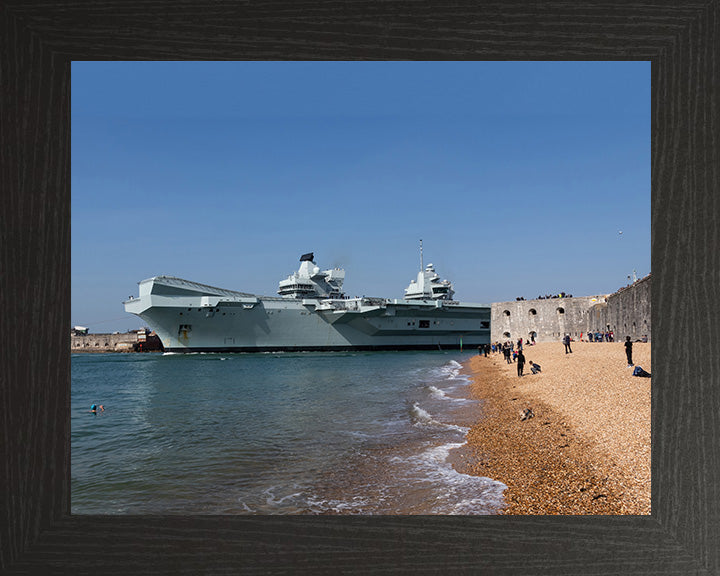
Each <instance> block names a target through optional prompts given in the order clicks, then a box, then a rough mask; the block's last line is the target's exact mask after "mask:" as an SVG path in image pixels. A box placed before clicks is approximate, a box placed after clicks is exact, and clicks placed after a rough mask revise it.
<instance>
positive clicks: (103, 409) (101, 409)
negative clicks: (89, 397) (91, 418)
mask: <svg viewBox="0 0 720 576" xmlns="http://www.w3.org/2000/svg"><path fill="white" fill-rule="evenodd" d="M100 412H105V406H103V405H102V404H100Z"/></svg>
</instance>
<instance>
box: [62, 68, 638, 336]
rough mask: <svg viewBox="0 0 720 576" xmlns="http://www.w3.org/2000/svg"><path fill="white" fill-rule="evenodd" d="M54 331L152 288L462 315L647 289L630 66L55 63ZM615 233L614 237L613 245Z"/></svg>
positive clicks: (110, 314) (117, 319) (89, 321)
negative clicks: (64, 95) (322, 282)
mask: <svg viewBox="0 0 720 576" xmlns="http://www.w3.org/2000/svg"><path fill="white" fill-rule="evenodd" d="M71 182H72V206H71V208H72V219H71V225H72V278H71V280H72V324H73V325H82V326H88V327H90V329H91V332H111V331H115V330H119V331H125V330H128V329H134V328H139V327H141V326H142V325H143V323H142V321H141V320H140V319H139V318H136V317H134V316H132V315H130V314H126V313H125V312H124V309H123V306H122V301H123V300H124V299H126V298H127V297H128V296H129V295H131V294H132V295H135V296H136V295H137V282H139V281H140V280H143V279H145V278H149V277H152V276H157V275H160V274H167V275H172V276H179V277H181V278H186V279H188V280H194V281H197V282H202V283H205V284H210V285H213V286H219V287H223V288H230V289H235V290H240V291H244V292H253V293H257V294H266V295H274V294H275V293H276V290H277V284H278V282H279V281H280V280H281V279H283V278H285V277H286V276H287V275H288V274H290V273H291V272H293V271H294V270H296V269H297V267H298V264H299V258H300V255H301V254H303V253H305V252H314V253H315V260H316V262H317V263H318V265H319V266H320V267H321V268H329V267H334V266H340V267H343V268H345V270H346V280H345V289H346V290H345V291H346V293H347V294H348V295H350V296H355V295H366V296H382V297H388V298H400V297H402V294H403V289H404V288H405V287H406V286H407V284H408V283H409V282H410V280H411V279H412V278H414V277H415V275H416V274H417V272H418V270H419V267H420V257H419V251H418V246H419V240H420V239H421V238H422V240H423V246H424V257H425V263H426V264H427V263H428V262H432V263H433V264H435V267H436V269H437V271H438V273H439V274H440V275H441V276H442V277H444V278H448V279H449V280H451V281H452V282H453V283H454V287H455V297H456V299H459V300H465V301H469V302H479V303H487V304H489V303H491V302H497V301H505V300H514V299H515V297H517V296H524V297H525V298H527V299H530V298H534V297H536V296H538V295H539V294H547V293H557V292H560V291H565V292H567V293H571V294H573V295H575V296H587V295H595V294H604V293H611V292H614V291H616V290H617V289H618V288H620V287H622V286H624V285H626V284H627V282H628V280H627V277H628V276H629V275H632V274H633V271H635V272H636V274H637V276H638V277H642V276H644V275H646V274H648V273H649V272H650V63H649V62H227V63H225V62H202V63H201V62H74V63H73V65H72V180H71ZM620 231H622V234H620Z"/></svg>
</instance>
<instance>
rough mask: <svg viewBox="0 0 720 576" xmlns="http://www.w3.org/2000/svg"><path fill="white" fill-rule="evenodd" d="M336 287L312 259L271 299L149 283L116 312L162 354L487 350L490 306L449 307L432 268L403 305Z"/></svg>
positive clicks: (447, 292) (339, 280) (445, 287)
mask: <svg viewBox="0 0 720 576" xmlns="http://www.w3.org/2000/svg"><path fill="white" fill-rule="evenodd" d="M344 281H345V271H344V270H342V269H340V268H333V269H328V270H321V269H320V267H318V266H317V264H316V263H315V259H314V254H313V253H312V252H310V253H307V254H303V255H302V256H301V257H300V267H299V269H298V270H297V271H296V272H294V273H292V274H291V275H290V276H288V277H287V278H285V279H284V280H281V281H280V283H279V287H278V291H277V292H278V296H258V295H255V294H249V293H245V292H237V291H234V290H227V289H223V288H216V287H213V286H208V285H205V284H199V283H197V282H191V281H189V280H183V279H181V278H176V277H173V276H156V277H153V278H149V279H147V280H143V281H141V282H139V297H138V298H130V299H129V300H126V301H125V302H124V303H123V304H124V306H125V310H126V311H127V312H130V313H132V314H136V315H137V316H139V317H140V318H142V319H143V320H144V321H145V322H146V323H147V325H148V326H150V327H151V328H152V329H153V330H154V331H155V333H156V334H157V335H158V336H159V338H160V340H161V341H162V344H163V347H164V349H165V351H166V352H272V351H312V350H318V351H319V350H336V351H344V350H413V349H417V350H437V349H441V350H445V349H458V348H460V349H462V348H463V346H464V347H466V348H471V347H477V346H479V345H480V344H487V343H489V342H490V306H489V305H484V304H471V303H465V302H458V301H456V300H453V299H452V298H453V296H454V291H453V287H452V283H451V282H449V281H448V280H442V279H441V278H440V276H439V275H438V274H437V272H436V271H435V268H434V266H433V265H432V264H428V265H427V266H426V267H423V266H422V264H421V270H420V272H419V273H418V275H417V279H415V280H412V281H411V282H410V285H409V286H408V287H407V288H406V289H405V297H404V298H402V299H389V298H371V297H361V298H348V297H347V296H345V294H344V293H343V283H344Z"/></svg>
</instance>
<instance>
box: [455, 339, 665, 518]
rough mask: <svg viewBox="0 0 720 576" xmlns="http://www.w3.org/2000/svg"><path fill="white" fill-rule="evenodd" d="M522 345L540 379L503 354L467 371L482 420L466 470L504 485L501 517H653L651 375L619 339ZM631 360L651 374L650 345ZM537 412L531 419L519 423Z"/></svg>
mask: <svg viewBox="0 0 720 576" xmlns="http://www.w3.org/2000/svg"><path fill="white" fill-rule="evenodd" d="M572 348H573V353H572V354H565V352H564V348H563V345H562V343H561V342H545V343H541V344H536V345H534V346H530V347H525V348H524V350H523V353H524V355H525V358H526V360H527V361H529V360H533V361H534V362H536V363H538V364H540V365H541V366H542V372H541V373H539V374H536V375H533V374H531V373H530V370H529V369H528V368H527V366H528V364H526V369H525V375H524V376H522V377H518V375H517V365H516V364H515V363H512V364H507V363H506V362H505V360H504V358H503V357H502V355H501V354H497V353H496V354H492V353H491V354H490V355H489V357H487V358H486V357H484V356H481V355H476V356H473V357H472V358H471V359H470V360H469V361H467V362H466V363H465V365H464V368H465V370H466V372H467V373H468V375H469V376H470V377H471V380H472V382H471V385H470V390H471V394H472V395H473V396H474V397H475V398H476V399H477V400H481V401H482V408H481V418H480V421H479V422H477V423H476V424H474V425H473V426H472V427H471V429H470V431H469V432H468V434H467V445H466V446H465V447H464V448H465V450H464V452H465V454H464V456H463V460H465V465H464V466H463V468H466V470H467V473H470V474H473V475H478V476H486V477H488V478H492V479H493V480H497V481H499V482H502V483H503V484H505V485H506V486H507V487H508V488H507V490H505V493H504V499H505V502H506V505H505V507H504V508H503V509H501V511H500V512H499V513H500V514H511V515H521V514H568V515H572V514H594V515H606V514H633V515H647V514H650V380H651V379H650V378H640V377H637V376H632V369H631V368H628V367H627V362H626V360H625V351H624V346H623V343H622V342H598V343H594V342H593V343H590V342H573V343H572ZM633 361H634V362H635V365H636V366H638V365H639V366H642V367H643V369H645V370H646V371H648V372H651V364H650V344H649V343H634V345H633ZM525 408H531V409H532V411H533V413H534V417H533V418H530V419H528V420H525V421H521V420H520V411H521V410H522V409H525Z"/></svg>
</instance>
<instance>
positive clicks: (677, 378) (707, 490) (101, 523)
mask: <svg viewBox="0 0 720 576" xmlns="http://www.w3.org/2000/svg"><path fill="white" fill-rule="evenodd" d="M718 5H719V0H702V1H700V0H690V1H687V2H665V1H664V0H655V1H650V0H638V1H637V2H626V1H624V0H608V1H606V2H603V3H600V2H597V1H596V0H590V1H589V2H576V1H575V0H573V1H554V0H549V1H543V2H530V1H528V0H520V1H512V0H504V1H503V2H497V1H494V2H490V3H488V2H477V1H454V2H438V3H434V4H433V3H430V2H427V1H423V0H418V1H415V2H407V1H405V2H388V1H384V2H380V1H377V0H375V1H367V2H365V1H359V0H348V1H345V2H328V1H321V0H314V1H307V0H304V1H303V0H300V1H299V2H289V1H288V0H275V1H273V0H269V1H264V2H252V1H241V0H233V1H230V0H216V1H214V2H196V3H195V2H190V1H189V0H178V1H177V2H172V3H167V4H166V3H162V2H149V1H137V0H135V1H134V0H130V1H129V2H120V1H117V2H113V1H110V2H97V3H80V2H68V1H67V0H58V1H56V2H44V3H36V2H33V1H32V0H6V1H5V2H4V3H3V4H2V5H0V121H1V122H2V124H1V125H0V126H1V131H0V190H2V195H0V203H1V204H0V205H1V206H2V208H1V209H0V240H1V241H0V337H1V338H2V345H1V346H0V395H1V396H0V400H1V404H0V571H2V572H3V573H6V572H7V573H9V574H26V573H38V574H73V575H74V574H86V573H87V574H97V573H98V572H100V573H102V574H104V575H106V576H109V575H112V574H239V573H243V574H244V573H258V574H260V573H262V574H298V573H307V574H322V573H327V574H368V573H373V574H374V573H392V574H395V573H398V574H399V573H412V574H427V573H448V574H477V573H482V574H517V573H527V574H548V575H559V574H634V573H642V574H678V575H679V574H682V575H687V574H719V573H720V534H719V533H720V514H718V511H719V508H720V494H718V492H719V491H720V478H719V474H720V465H719V464H720V445H719V444H720V442H719V439H720V410H718V407H719V406H720V386H718V385H717V382H716V380H717V377H718V376H717V375H718V374H719V373H720V366H719V362H718V359H719V358H720V354H718V352H717V345H716V342H717V340H718V338H717V336H716V334H718V327H719V326H720V322H718V320H717V315H718V312H717V310H718V307H717V305H716V295H717V289H718V288H717V287H718V261H717V260H718V256H717V255H718V254H720V252H718V250H717V246H719V245H720V242H719V240H720V239H719V238H718V224H717V220H716V218H717V216H718V214H720V211H719V210H718V202H720V201H719V200H718V195H717V191H718V189H720V186H719V184H720V182H719V179H718V172H719V171H720V168H719V167H718V164H719V160H720V154H719V152H720V148H719V146H718V142H719V140H718V111H720V101H719V99H718V90H719V89H720V75H719V74H718V62H719V61H720V51H719V44H718V31H719V26H720V24H719V22H720V11H719V9H718ZM288 58H290V59H298V60H301V59H374V60H376V59H417V60H423V59H447V60H458V59H481V60H546V59H547V60H551V59H553V60H563V59H564V60H649V61H652V84H653V90H652V129H653V133H652V149H653V156H652V169H651V173H652V188H653V192H652V272H653V299H652V300H653V312H652V323H653V336H654V338H653V343H652V345H653V405H652V431H653V435H652V438H653V446H652V458H653V468H652V471H653V473H652V478H653V489H652V515H651V516H644V517H614V516H611V517H589V516H588V517H582V516H577V517H501V516H493V517H458V518H454V517H342V518H340V517H197V516H192V517H187V516H182V517H179V516H172V517H155V516H131V517H119V516H72V515H70V514H69V509H70V465H69V452H70V447H69V430H70V423H69V404H70V402H69V398H70V344H69V340H70V339H69V328H70V112H69V102H70V62H71V61H72V60H88V59H96V60H103V59H125V60H134V59H197V60H202V59H288ZM118 201H119V202H123V201H131V199H122V198H119V199H118ZM618 209H622V207H621V206H619V207H618ZM697 339H699V340H697ZM701 345H702V347H701Z"/></svg>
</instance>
